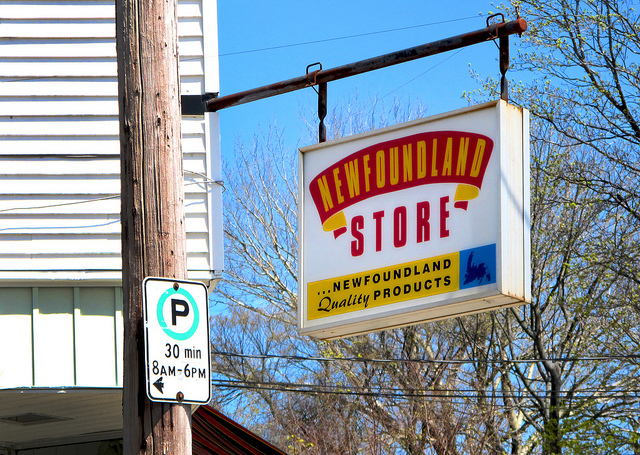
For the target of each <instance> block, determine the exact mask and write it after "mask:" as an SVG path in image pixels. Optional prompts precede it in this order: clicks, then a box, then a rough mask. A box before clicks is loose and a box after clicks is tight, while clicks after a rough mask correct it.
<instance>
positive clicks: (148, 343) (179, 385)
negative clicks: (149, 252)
mask: <svg viewBox="0 0 640 455" xmlns="http://www.w3.org/2000/svg"><path fill="white" fill-rule="evenodd" d="M143 286H144V321H145V332H144V333H145V337H144V342H145V351H146V361H147V362H146V363H147V396H148V397H149V399H150V400H152V401H169V402H175V403H193V404H198V403H208V402H209V400H211V355H210V351H211V348H210V344H209V304H208V296H207V294H208V293H207V288H206V286H205V285H204V284H202V283H200V282H196V281H180V280H172V279H168V278H151V277H149V278H145V280H144V283H143Z"/></svg>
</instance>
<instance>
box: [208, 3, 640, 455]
mask: <svg viewBox="0 0 640 455" xmlns="http://www.w3.org/2000/svg"><path fill="white" fill-rule="evenodd" d="M517 6H518V7H519V10H520V13H521V14H522V15H523V16H524V17H525V18H526V19H527V21H528V23H529V31H528V32H527V34H525V35H524V36H523V41H522V43H521V46H520V49H521V52H520V53H518V55H517V56H516V57H515V58H514V61H513V62H512V68H514V69H518V71H520V72H521V73H522V74H524V75H525V76H526V77H527V79H528V82H522V83H520V84H517V85H516V86H515V87H516V89H515V90H513V92H512V102H513V103H516V104H520V105H522V106H524V107H527V108H528V109H530V111H531V114H532V125H531V213H532V220H531V228H532V235H531V240H532V258H531V259H532V297H533V299H532V303H531V304H530V305H524V306H522V307H518V308H515V309H510V310H503V311H496V312H492V313H489V314H483V315H476V316H472V317H465V318H456V319H453V320H449V321H444V322H439V323H430V324H422V325H417V326H412V327H407V328H404V329H396V330H389V331H385V332H380V333H376V334H371V335H366V336H359V337H353V338H349V339H346V340H341V341H334V342H321V341H318V340H314V339H311V338H305V337H300V336H299V335H298V334H297V332H296V330H295V326H296V309H297V281H296V280H297V215H296V210H297V195H298V190H297V176H296V174H297V163H296V155H297V152H296V151H295V150H292V149H289V148H287V147H286V146H285V144H283V142H282V140H281V138H280V136H279V135H278V132H277V131H275V130H271V131H269V132H268V133H267V134H266V135H264V136H263V137H259V138H256V140H255V141H254V143H253V144H252V145H251V147H246V148H245V147H244V146H243V145H242V144H238V145H237V147H236V156H235V160H234V162H232V163H230V164H229V166H228V167H227V176H228V179H227V185H226V186H227V191H226V193H225V197H226V201H225V226H226V234H227V251H228V253H227V257H228V261H227V267H226V268H227V276H226V280H225V282H224V283H222V284H221V285H220V287H219V289H218V291H217V292H216V296H215V300H216V302H217V303H218V305H219V306H220V307H223V308H225V309H226V311H223V312H221V314H220V315H219V316H217V318H216V320H215V326H214V327H213V329H212V333H213V346H212V350H213V353H214V371H216V372H217V378H215V383H216V384H218V385H219V386H220V387H218V388H215V401H216V403H217V404H218V406H221V407H224V408H225V410H226V411H227V412H233V411H235V412H236V414H235V415H234V417H236V418H237V419H238V420H240V421H242V422H244V423H245V424H247V425H249V426H250V427H251V428H252V429H254V430H256V431H258V432H259V433H260V434H262V435H264V436H265V437H267V438H268V439H270V440H271V441H273V442H275V443H276V444H277V445H279V446H280V447H283V448H286V449H287V451H288V452H289V453H309V454H315V453H318V454H319V453H345V454H346V453H349V454H351V453H367V454H370V453H371V454H378V453H380V454H383V453H384V454H393V453H398V454H400V453H407V454H418V453H419V454H425V453H426V454H431V453H433V454H476V453H477V454H481V453H482V454H503V453H510V454H538V453H542V454H559V453H565V454H567V453H640V445H639V443H638V441H639V437H638V435H639V433H638V432H639V431H640V421H639V418H640V415H638V408H639V404H640V397H639V396H638V391H639V390H640V384H639V379H638V378H639V377H640V374H639V373H640V372H639V371H638V369H639V365H638V355H637V353H638V351H639V349H638V348H639V347H640V336H639V335H638V330H637V326H638V323H639V322H640V299H639V292H640V291H639V289H640V286H639V285H640V265H639V264H640V261H639V260H638V259H639V253H640V246H639V245H640V242H639V240H640V212H639V210H640V197H639V196H640V195H639V194H638V185H637V182H638V181H640V167H639V166H638V163H639V162H640V159H639V158H640V157H639V154H640V134H639V130H638V122H639V119H638V115H639V110H638V103H640V90H639V86H638V84H639V82H638V77H637V73H638V61H639V59H640V38H639V33H640V19H639V15H638V12H636V11H635V10H634V9H633V8H632V6H633V4H632V2H627V1H623V0H619V1H604V0H598V1H596V0H542V1H536V2H533V1H523V2H518V5H517ZM508 74H510V76H511V77H512V78H513V77H514V74H517V73H515V72H514V71H512V72H511V73H508ZM495 86H496V84H495V83H494V81H492V80H490V79H489V80H487V84H486V91H484V92H483V93H480V94H476V95H475V97H476V98H479V99H480V100H486V99H487V98H494V97H495V95H496V93H495V89H494V87H495ZM406 106H407V104H403V103H395V102H394V103H392V105H391V106H384V105H383V103H375V102H374V103H372V105H371V106H368V107H367V108H363V106H362V104H359V103H354V104H353V105H347V106H344V107H338V108H336V109H335V110H334V112H333V113H331V114H330V115H329V116H328V117H327V120H328V121H329V122H330V123H329V128H328V130H329V134H330V135H331V134H333V135H334V136H341V135H348V134H353V133H355V132H359V131H363V130H367V129H370V128H374V127H380V126H384V125H385V124H390V123H398V122H400V121H404V120H408V119H409V118H412V117H414V116H416V115H417V116H419V115H422V114H423V111H424V110H423V109H421V108H418V109H410V108H407V107H406ZM331 119H333V120H331ZM315 129H316V126H315V125H314V124H313V122H311V125H310V130H312V131H315Z"/></svg>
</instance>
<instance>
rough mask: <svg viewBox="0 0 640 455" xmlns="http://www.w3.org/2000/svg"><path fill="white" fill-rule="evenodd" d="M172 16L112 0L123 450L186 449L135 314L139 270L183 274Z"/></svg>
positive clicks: (182, 417)
mask: <svg viewBox="0 0 640 455" xmlns="http://www.w3.org/2000/svg"><path fill="white" fill-rule="evenodd" d="M177 22H178V21H177V0H116V45H117V56H118V57H117V59H118V104H119V115H120V155H121V170H120V174H121V191H122V196H121V220H122V240H121V241H122V286H123V294H124V297H123V307H124V308H123V315H124V384H123V415H124V453H125V455H135V454H138V455H142V454H144V455H156V454H190V453H191V451H192V442H191V414H190V409H189V407H188V406H184V405H180V404H171V403H158V402H152V401H150V400H149V399H148V398H147V396H146V374H145V373H146V364H145V352H144V324H143V321H144V319H143V314H142V281H143V279H144V278H145V277H147V276H158V277H166V278H176V279H184V278H185V277H186V246H185V245H186V233H185V226H184V219H185V216H184V189H183V185H184V183H183V182H184V177H183V170H182V149H181V131H180V127H181V114H180V81H179V77H178V36H177V35H178V33H177Z"/></svg>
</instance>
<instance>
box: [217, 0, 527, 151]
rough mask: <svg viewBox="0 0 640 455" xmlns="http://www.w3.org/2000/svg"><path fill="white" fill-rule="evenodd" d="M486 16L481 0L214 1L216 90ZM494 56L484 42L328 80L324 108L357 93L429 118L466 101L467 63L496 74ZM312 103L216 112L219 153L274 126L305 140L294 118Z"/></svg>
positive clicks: (269, 102) (471, 26)
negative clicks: (405, 104)
mask: <svg viewBox="0 0 640 455" xmlns="http://www.w3.org/2000/svg"><path fill="white" fill-rule="evenodd" d="M489 12H492V13H495V12H500V10H498V8H497V7H496V6H494V5H493V4H492V3H491V2H489V1H484V0H476V1H469V0H460V1H456V2H446V1H440V2H428V1H424V0H423V1H418V0H396V1H388V0H387V1H381V0H369V1H361V0H328V1H323V2H305V1H291V0H272V1H256V0H218V28H219V32H218V33H219V51H220V86H221V95H228V94H232V93H236V92H240V91H244V90H249V89H252V88H256V87H260V86H263V85H267V84H271V83H274V82H279V81H282V80H286V79H290V78H294V77H298V76H302V75H304V74H305V70H306V67H307V65H309V64H312V63H315V62H321V63H322V65H323V68H324V69H328V68H333V67H336V66H341V65H344V64H348V63H352V62H355V61H359V60H363V59H366V58H370V57H375V56H378V55H383V54H386V53H389V52H394V51H397V50H401V49H406V48H409V47H413V46H417V45H420V44H424V43H429V42H432V41H436V40H439V39H443V38H447V37H450V36H454V35H458V34H461V33H466V32H469V31H473V30H477V29H481V28H484V27H485V26H486V17H487V16H488V14H489ZM511 19H514V18H507V20H511ZM390 30H395V31H390ZM340 38H342V39H340ZM511 39H512V41H511V42H512V53H513V52H515V49H514V44H515V42H516V41H519V38H518V37H517V36H515V37H512V38H511ZM310 42H313V44H304V45H297V44H300V43H310ZM247 51H255V52H247ZM497 59H498V49H497V47H496V46H495V44H494V43H491V42H489V43H483V44H478V45H474V46H471V47H467V48H464V49H463V50H460V51H450V52H448V53H444V54H440V55H437V56H431V57H427V58H423V59H420V60H417V61H414V62H410V63H403V64H400V65H396V66H394V67H391V68H386V69H382V70H377V71H374V72H371V73H368V74H364V75H359V76H354V77H351V78H347V79H344V80H341V81H335V82H331V83H329V85H328V96H329V102H328V108H329V111H331V108H332V107H333V106H335V105H336V104H337V103H341V102H343V103H344V102H346V100H348V99H349V97H353V96H355V95H356V94H357V96H358V98H359V99H360V100H361V101H362V100H369V99H372V98H374V97H376V96H377V97H382V96H386V97H385V101H386V100H389V102H391V101H392V100H393V98H394V97H397V98H400V99H403V100H406V99H409V98H410V99H412V100H420V101H421V102H422V103H423V104H424V105H425V106H426V108H427V114H428V115H431V114H437V113H440V112H446V111H448V110H452V109H456V108H460V107H464V106H466V105H467V101H466V100H464V99H462V97H461V95H462V93H463V92H464V91H471V90H474V89H477V88H479V85H478V83H477V82H475V81H474V80H473V79H472V77H471V75H470V68H472V69H473V70H474V71H476V72H478V73H480V74H481V75H482V76H483V78H484V77H487V76H493V77H498V76H499V70H498V60H497ZM316 106H317V95H316V94H315V92H314V91H313V89H312V88H309V89H305V90H300V91H296V92H292V93H289V94H284V95H279V96H276V97H273V98H270V99H266V100H261V101H255V102H252V103H248V104H245V105H242V106H236V107H232V108H228V109H224V110H222V111H220V121H221V136H222V151H223V155H224V156H231V154H232V150H233V144H234V142H235V141H236V140H240V141H243V142H245V143H249V142H250V141H251V138H252V137H253V135H254V134H256V133H259V132H260V131H265V130H266V129H267V128H268V127H269V126H271V125H277V127H278V128H279V129H280V130H282V131H284V134H285V139H286V141H287V143H288V144H290V145H292V146H297V145H299V146H304V145H308V139H307V138H308V136H307V130H306V128H305V126H304V124H303V123H302V121H301V120H300V115H301V112H303V111H304V112H309V111H310V114H309V115H313V116H315V115H316Z"/></svg>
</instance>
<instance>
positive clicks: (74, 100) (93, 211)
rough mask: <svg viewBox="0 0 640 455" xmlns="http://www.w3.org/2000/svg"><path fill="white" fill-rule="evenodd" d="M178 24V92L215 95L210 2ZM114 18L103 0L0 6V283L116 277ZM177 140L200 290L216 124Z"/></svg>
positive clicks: (191, 2) (212, 237) (183, 5)
mask: <svg viewBox="0 0 640 455" xmlns="http://www.w3.org/2000/svg"><path fill="white" fill-rule="evenodd" d="M205 10H206V13H207V16H206V19H203V11H205ZM178 14H179V24H178V29H179V35H180V39H179V54H180V68H179V71H180V74H181V91H182V94H185V95H187V94H188V95H200V94H203V93H205V87H206V89H207V91H208V92H217V91H218V73H217V61H218V59H217V27H216V22H217V19H216V14H215V1H212V0H182V1H180V2H179V6H178ZM114 16H115V6H114V2H113V0H57V1H48V0H3V1H2V2H1V3H0V283H3V284H5V283H6V284H10V285H19V284H20V283H33V282H34V281H37V282H42V281H44V282H46V281H49V280H84V281H85V282H87V283H89V282H92V283H97V284H100V283H102V284H105V283H109V284H116V283H117V282H119V280H120V278H121V273H120V269H121V263H120V200H119V192H120V174H119V173H120V164H119V141H118V129H119V128H118V104H117V67H116V46H115V25H114ZM205 49H206V53H205ZM205 68H206V69H207V73H206V74H205ZM182 131H183V152H184V159H185V163H184V168H185V170H186V171H187V172H185V200H186V217H187V222H186V226H187V232H188V234H187V251H188V269H189V278H192V279H198V280H203V281H209V280H211V279H212V278H215V277H217V276H218V275H219V271H220V270H221V269H222V264H221V259H222V258H221V255H220V254H221V247H220V245H219V244H221V236H222V233H221V228H222V224H221V221H220V216H221V213H220V211H219V208H220V203H219V200H220V199H221V196H220V195H221V187H220V186H219V185H217V184H215V183H212V182H211V180H208V179H212V180H219V179H220V175H219V172H220V171H219V168H220V163H219V159H220V158H219V150H218V131H217V114H207V115H206V116H195V117H188V118H187V117H185V118H183V123H182ZM214 251H215V252H216V255H215V256H214Z"/></svg>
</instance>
